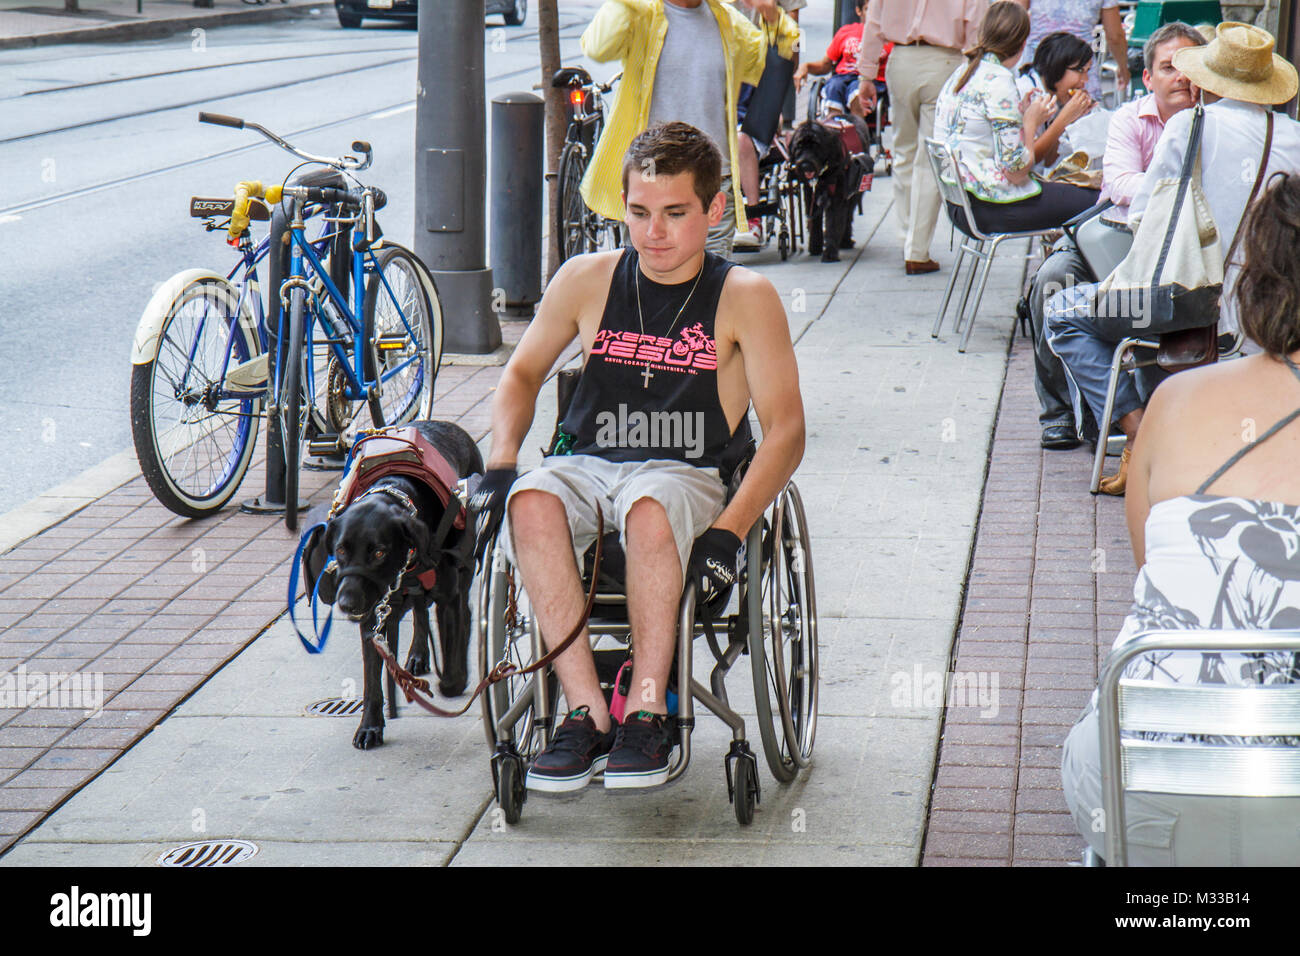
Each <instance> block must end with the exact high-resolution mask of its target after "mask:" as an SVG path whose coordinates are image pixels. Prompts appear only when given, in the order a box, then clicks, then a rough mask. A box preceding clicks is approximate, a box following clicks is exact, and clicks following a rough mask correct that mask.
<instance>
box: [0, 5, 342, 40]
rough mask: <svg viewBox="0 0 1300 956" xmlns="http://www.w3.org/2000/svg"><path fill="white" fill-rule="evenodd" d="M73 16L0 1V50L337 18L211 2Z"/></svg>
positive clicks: (93, 9)
mask: <svg viewBox="0 0 1300 956" xmlns="http://www.w3.org/2000/svg"><path fill="white" fill-rule="evenodd" d="M78 6H79V7H80V8H81V9H80V10H79V11H77V12H75V13H71V12H68V11H66V10H64V9H63V3H62V0H39V2H38V0H0V50H11V49H16V48H23V47H35V46H47V45H50V44H54V43H110V42H112V43H120V42H122V41H125V40H155V39H158V38H159V37H165V36H169V35H170V34H173V33H182V32H185V31H188V30H192V29H194V28H195V27H200V28H204V29H206V28H209V27H215V26H226V25H229V24H232V23H264V22H266V21H268V20H279V19H282V18H284V17H306V16H328V17H330V18H333V17H334V4H333V3H331V2H329V0H268V2H265V3H262V4H260V5H259V4H252V3H245V2H243V0H212V6H211V7H207V8H204V7H196V6H194V3H193V0H141V2H140V4H139V6H140V7H141V10H140V11H139V12H137V9H136V8H137V3H136V0H80V2H79V4H78Z"/></svg>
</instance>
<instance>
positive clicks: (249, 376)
mask: <svg viewBox="0 0 1300 956" xmlns="http://www.w3.org/2000/svg"><path fill="white" fill-rule="evenodd" d="M268 366H269V356H268V355H267V354H266V353H265V352H264V353H262V354H261V355H258V356H255V357H253V358H251V359H249V360H248V361H247V362H241V363H240V364H238V365H236V366H235V367H234V368H232V369H231V370H230V371H229V372H227V373H226V382H225V385H226V388H245V389H257V388H266V379H267V369H268Z"/></svg>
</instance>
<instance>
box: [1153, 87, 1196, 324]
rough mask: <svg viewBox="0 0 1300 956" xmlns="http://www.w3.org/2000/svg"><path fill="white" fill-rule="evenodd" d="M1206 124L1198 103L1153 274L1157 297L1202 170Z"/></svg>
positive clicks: (1193, 114)
mask: <svg viewBox="0 0 1300 956" xmlns="http://www.w3.org/2000/svg"><path fill="white" fill-rule="evenodd" d="M1204 124H1205V107H1203V106H1202V105H1201V104H1200V103H1197V104H1196V107H1195V110H1194V112H1193V113H1192V132H1191V135H1190V136H1189V137H1188V139H1187V155H1186V156H1184V157H1183V169H1182V172H1181V173H1180V174H1179V177H1178V195H1177V196H1176V197H1175V198H1174V213H1173V215H1172V216H1170V217H1169V226H1168V228H1166V229H1165V241H1164V244H1163V245H1162V246H1161V247H1160V258H1159V259H1157V260H1156V268H1155V272H1154V273H1152V275H1151V296H1152V300H1153V301H1154V299H1155V292H1156V289H1157V288H1158V287H1159V285H1160V277H1161V276H1162V275H1164V271H1165V260H1167V259H1168V258H1169V249H1170V248H1171V247H1172V246H1173V244H1174V232H1175V231H1176V230H1177V228H1178V217H1179V216H1181V215H1182V213H1183V202H1184V200H1186V198H1187V189H1188V187H1189V186H1190V185H1191V182H1192V176H1193V173H1199V172H1200V162H1199V161H1200V158H1201V130H1202V127H1203V126H1204Z"/></svg>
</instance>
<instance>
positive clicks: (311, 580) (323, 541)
mask: <svg viewBox="0 0 1300 956" xmlns="http://www.w3.org/2000/svg"><path fill="white" fill-rule="evenodd" d="M333 529H334V522H333V521H330V523H329V524H328V525H326V526H325V527H324V528H320V527H316V528H314V529H312V532H311V536H310V537H309V538H308V539H307V546H306V547H305V548H303V551H302V573H303V576H304V578H305V580H306V587H307V594H308V596H310V595H311V594H312V592H313V590H314V591H315V592H316V593H317V594H318V595H319V596H320V599H321V600H322V601H324V602H325V603H326V604H333V603H334V597H335V595H336V594H337V593H338V573H337V571H335V570H334V569H331V570H329V571H326V570H325V566H326V565H327V564H329V562H330V558H331V557H333V556H334V547H333V543H334V531H333ZM318 581H319V584H318V583H317V582H318Z"/></svg>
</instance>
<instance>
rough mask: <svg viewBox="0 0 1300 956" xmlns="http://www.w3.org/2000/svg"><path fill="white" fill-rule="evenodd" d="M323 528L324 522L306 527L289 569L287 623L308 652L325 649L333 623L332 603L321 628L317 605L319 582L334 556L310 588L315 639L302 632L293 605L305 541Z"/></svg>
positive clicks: (296, 599) (305, 547) (296, 601)
mask: <svg viewBox="0 0 1300 956" xmlns="http://www.w3.org/2000/svg"><path fill="white" fill-rule="evenodd" d="M324 528H325V522H324V521H322V522H320V523H319V524H316V525H313V526H312V527H310V528H308V529H307V531H306V533H304V534H303V536H302V538H301V539H300V540H299V541H298V550H297V553H295V554H294V556H293V567H292V568H291V569H290V570H289V623H290V624H292V625H293V630H294V633H295V634H297V635H298V640H299V641H301V642H302V646H303V647H305V648H306V649H307V653H308V654H319V653H320V652H321V651H323V650H325V642H326V641H328V640H329V636H330V628H331V627H332V626H333V624H334V605H332V604H331V605H330V609H329V614H327V615H326V617H325V627H324V629H322V628H321V624H320V618H319V614H318V607H319V602H320V582H321V578H323V577H325V572H326V571H329V570H330V568H331V567H333V565H334V557H333V555H331V556H330V559H329V561H328V562H327V563H326V565H325V567H324V568H322V569H321V573H320V575H319V577H317V578H316V580H315V581H314V582H313V583H312V590H311V625H312V630H313V631H314V632H315V633H316V637H317V640H316V641H315V642H313V641H311V640H310V639H309V638H308V637H307V635H305V634H303V632H302V629H301V628H300V627H299V626H298V619H297V616H296V615H295V614H294V607H295V605H296V604H297V603H298V570H299V568H301V567H302V556H303V552H304V551H306V550H307V542H308V541H309V540H311V536H312V535H313V534H314V533H315V532H316V530H317V529H321V530H322V531H323V530H324Z"/></svg>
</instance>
